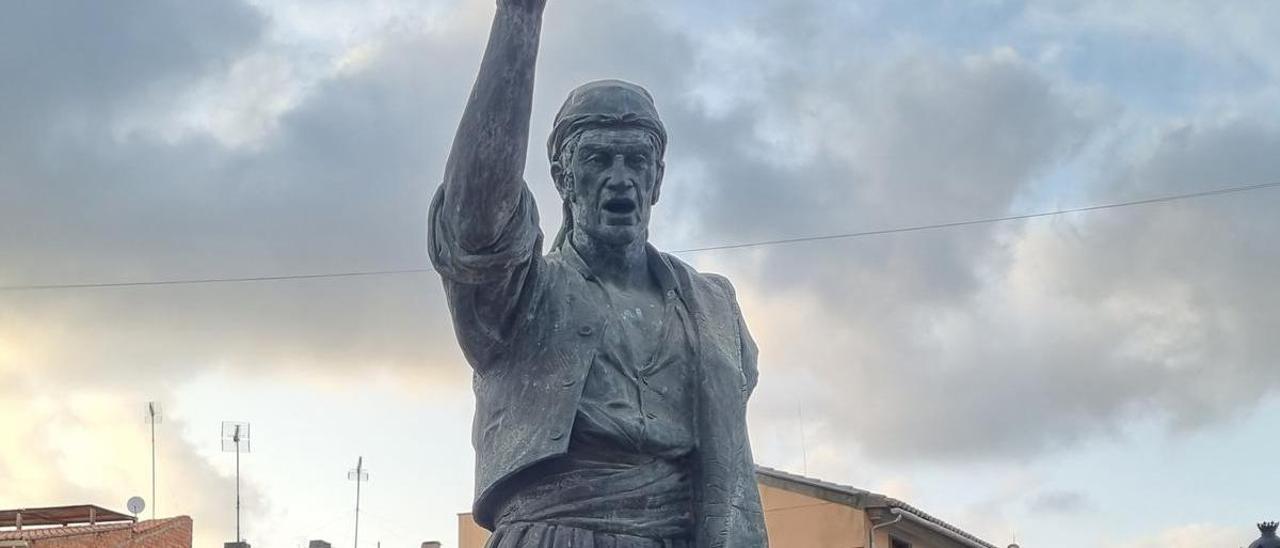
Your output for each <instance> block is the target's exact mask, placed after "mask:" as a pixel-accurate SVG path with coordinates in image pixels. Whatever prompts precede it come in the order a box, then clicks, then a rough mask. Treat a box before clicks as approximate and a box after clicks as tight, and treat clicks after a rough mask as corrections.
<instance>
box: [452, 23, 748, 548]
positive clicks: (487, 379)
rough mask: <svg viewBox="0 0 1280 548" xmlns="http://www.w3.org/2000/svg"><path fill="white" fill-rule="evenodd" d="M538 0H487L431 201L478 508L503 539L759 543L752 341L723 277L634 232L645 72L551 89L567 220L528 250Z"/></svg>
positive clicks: (641, 213)
mask: <svg viewBox="0 0 1280 548" xmlns="http://www.w3.org/2000/svg"><path fill="white" fill-rule="evenodd" d="M544 7H545V0H500V1H499V3H498V11H497V14H496V16H495V18H494V23H493V29H492V31H491V33H490V36H489V44H488V48H487V50H486V51H485V56H484V60H483V62H482V63H481V67H480V74H479V76H478V77H477V79H476V84H475V87H474V89H473V91H472V94H471V98H470V100H469V101H468V103H467V107H466V111H465V113H464V114H463V118H462V122H461V125H460V127H459V128H458V133H457V136H456V137H455V139H454V143H453V149H452V152H451V153H450V156H449V162H448V165H447V167H446V169H445V177H444V184H442V185H441V187H440V190H439V191H438V192H437V193H436V196H435V199H434V201H433V203H432V206H431V212H430V216H431V219H430V228H429V231H430V234H429V235H428V239H429V244H428V245H429V247H430V249H429V252H430V256H431V259H432V263H433V264H434V265H435V267H436V270H437V271H438V272H439V273H440V275H441V277H442V278H443V280H444V287H445V293H446V295H447V296H448V300H449V307H450V312H451V314H452V317H453V323H454V328H455V330H456V332H457V335H458V341H459V343H460V345H461V347H462V350H463V353H464V354H465V356H466V358H467V360H468V361H469V362H470V364H471V366H472V368H473V369H474V372H475V375H474V388H475V393H476V415H475V423H474V425H473V433H472V438H473V443H474V445H475V449H476V499H475V506H474V516H475V519H476V521H477V522H478V523H479V524H480V525H482V526H484V527H486V528H488V529H490V530H492V531H494V535H493V536H492V538H491V539H490V541H489V546H490V547H498V548H532V547H550V548H557V547H570V546H573V547H588V548H590V547H595V548H659V547H664V548H691V547H697V548H706V547H734V548H755V547H762V546H766V545H767V541H766V537H765V530H764V519H763V513H762V512H761V508H760V497H759V492H758V491H757V489H756V483H755V474H754V472H755V467H754V464H753V463H752V459H751V448H750V444H749V442H748V439H747V427H746V404H747V398H748V397H749V396H750V394H751V391H752V389H753V388H754V387H755V384H756V377H757V374H756V355H757V352H756V346H755V343H754V342H753V341H752V339H751V335H750V334H749V333H748V332H747V328H746V325H745V323H743V321H742V318H741V313H740V311H739V309H738V304H737V300H736V297H735V295H734V292H733V287H732V286H731V285H730V284H729V282H728V280H726V279H725V278H723V277H721V276H716V275H713V274H704V273H700V272H697V271H696V270H694V269H693V268H692V267H690V266H688V265H686V264H684V263H682V262H680V261H679V260H677V259H675V258H674V257H672V256H670V255H667V254H665V253H662V252H660V251H658V250H656V249H655V248H653V246H651V245H649V243H648V235H649V232H648V226H649V218H650V211H651V208H652V206H653V205H655V204H656V203H657V202H658V197H659V195H660V191H661V188H662V180H663V173H664V169H665V164H664V160H663V158H664V155H665V152H666V146H667V133H666V128H665V127H664V126H663V124H662V120H661V118H660V117H659V114H658V109H657V107H656V106H655V104H654V100H653V97H652V96H651V95H650V94H649V92H647V91H645V90H644V89H643V88H641V87H640V86H637V85H634V84H630V83H626V82H622V81H617V80H606V81H599V82H592V83H589V84H586V85H584V86H582V87H580V88H578V89H576V90H574V91H573V92H572V93H570V95H569V98H568V100H566V101H565V104H564V106H563V107H562V108H561V110H560V113H559V115H557V117H556V122H555V127H554V128H553V131H552V135H551V138H550V139H549V141H548V155H549V159H550V161H551V173H552V178H553V179H554V180H555V183H556V187H557V189H558V191H559V193H560V197H561V199H562V203H563V206H564V215H565V222H564V226H563V228H562V229H561V231H560V234H559V235H558V236H557V237H556V239H555V241H554V243H553V244H552V245H551V249H550V251H549V252H548V253H547V254H545V255H544V254H543V235H542V232H541V231H540V229H539V225H538V211H537V206H536V205H535V204H534V200H533V196H532V194H531V193H530V192H529V189H528V188H527V186H526V184H525V182H524V178H523V173H524V168H525V156H526V153H527V150H528V149H527V147H528V135H529V115H530V109H531V104H532V96H533V79H534V65H535V60H536V57H537V50H538V40H539V34H540V31H541V23H542V13H543V9H544Z"/></svg>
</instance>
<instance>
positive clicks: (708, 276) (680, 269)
mask: <svg viewBox="0 0 1280 548" xmlns="http://www.w3.org/2000/svg"><path fill="white" fill-rule="evenodd" d="M659 253H661V255H662V258H663V260H665V261H666V262H667V264H669V265H671V269H672V271H673V273H674V274H675V275H676V278H677V279H684V280H688V281H689V283H690V285H693V286H694V287H695V288H699V289H704V290H707V289H709V290H711V291H713V292H715V293H717V294H719V295H720V296H722V297H726V298H728V299H729V300H731V301H736V300H737V292H735V291H734V289H733V283H732V282H730V281H729V278H727V277H725V276H724V275H723V274H716V273H714V272H702V271H699V270H698V269H696V268H694V267H693V265H690V264H689V263H686V262H684V261H682V260H680V259H679V258H677V257H676V256H674V255H672V254H670V253H665V252H659Z"/></svg>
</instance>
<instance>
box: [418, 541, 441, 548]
mask: <svg viewBox="0 0 1280 548" xmlns="http://www.w3.org/2000/svg"><path fill="white" fill-rule="evenodd" d="M422 548H440V543H439V542H437V541H434V540H428V541H426V542H424V543H422Z"/></svg>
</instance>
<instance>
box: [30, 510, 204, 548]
mask: <svg viewBox="0 0 1280 548" xmlns="http://www.w3.org/2000/svg"><path fill="white" fill-rule="evenodd" d="M67 532H70V531H67ZM31 548H191V518H189V517H187V516H179V517H176V518H167V519H161V520H154V521H144V522H141V523H138V524H137V525H135V526H133V527H130V528H124V529H115V530H111V531H100V532H85V533H84V534H72V535H66V536H59V537H54V538H41V539H33V540H32V542H31Z"/></svg>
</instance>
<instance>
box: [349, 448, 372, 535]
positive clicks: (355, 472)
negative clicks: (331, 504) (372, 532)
mask: <svg viewBox="0 0 1280 548" xmlns="http://www.w3.org/2000/svg"><path fill="white" fill-rule="evenodd" d="M347 479H349V480H355V482H356V539H355V548H360V484H361V483H364V482H366V481H369V471H368V470H365V469H364V457H359V458H357V459H356V467H355V468H352V469H351V470H348V471H347Z"/></svg>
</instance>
